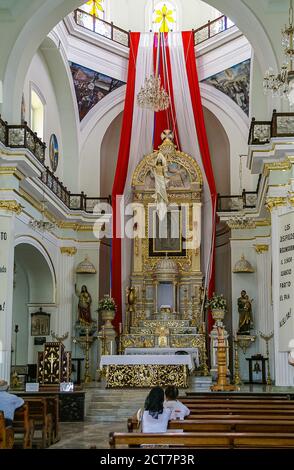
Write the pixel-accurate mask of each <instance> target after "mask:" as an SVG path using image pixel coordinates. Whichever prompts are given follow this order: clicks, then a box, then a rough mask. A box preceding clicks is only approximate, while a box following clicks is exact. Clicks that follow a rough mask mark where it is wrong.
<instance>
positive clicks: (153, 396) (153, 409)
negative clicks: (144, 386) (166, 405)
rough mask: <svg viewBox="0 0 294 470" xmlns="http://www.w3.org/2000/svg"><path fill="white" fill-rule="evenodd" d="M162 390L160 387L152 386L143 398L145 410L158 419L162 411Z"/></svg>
mask: <svg viewBox="0 0 294 470" xmlns="http://www.w3.org/2000/svg"><path fill="white" fill-rule="evenodd" d="M163 402H164V391H163V389H162V388H161V387H154V388H152V390H151V391H150V392H149V395H148V397H147V398H146V400H145V410H146V411H149V414H150V415H151V416H152V418H155V419H158V415H160V414H162V412H163Z"/></svg>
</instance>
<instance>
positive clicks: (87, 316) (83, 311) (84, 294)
mask: <svg viewBox="0 0 294 470" xmlns="http://www.w3.org/2000/svg"><path fill="white" fill-rule="evenodd" d="M75 290H76V295H77V296H78V298H79V304H78V310H79V317H78V321H79V322H80V323H87V324H90V323H92V322H93V320H92V317H91V304H92V297H91V295H90V294H89V292H88V289H87V286H82V289H81V292H80V293H79V292H78V291H77V288H76V289H75Z"/></svg>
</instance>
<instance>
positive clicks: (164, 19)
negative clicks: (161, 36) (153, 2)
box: [154, 5, 175, 33]
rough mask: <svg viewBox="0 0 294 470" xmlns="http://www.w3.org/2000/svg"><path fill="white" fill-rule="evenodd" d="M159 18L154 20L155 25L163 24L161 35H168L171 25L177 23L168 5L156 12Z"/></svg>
mask: <svg viewBox="0 0 294 470" xmlns="http://www.w3.org/2000/svg"><path fill="white" fill-rule="evenodd" d="M155 13H156V15H157V17H156V18H155V20H154V23H161V25H160V29H159V31H160V32H161V33H168V32H169V31H170V28H169V23H175V20H174V18H173V16H172V14H173V11H172V10H168V8H167V6H166V5H163V7H162V9H161V10H156V11H155Z"/></svg>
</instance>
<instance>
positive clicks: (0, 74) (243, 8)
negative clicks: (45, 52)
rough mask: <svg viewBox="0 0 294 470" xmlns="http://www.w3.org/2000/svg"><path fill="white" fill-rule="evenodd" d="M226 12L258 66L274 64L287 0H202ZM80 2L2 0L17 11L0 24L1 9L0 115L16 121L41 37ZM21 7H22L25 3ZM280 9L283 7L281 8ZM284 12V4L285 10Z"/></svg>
mask: <svg viewBox="0 0 294 470" xmlns="http://www.w3.org/2000/svg"><path fill="white" fill-rule="evenodd" d="M206 3H208V4H209V5H211V6H213V7H215V8H216V9H217V10H220V11H222V12H223V13H224V14H226V15H227V16H229V17H230V18H231V19H232V20H233V21H235V23H236V24H237V26H238V27H239V28H240V29H241V30H242V31H243V33H244V34H245V35H246V36H247V38H248V40H249V41H250V42H251V44H252V46H253V49H254V51H255V55H256V57H257V59H258V61H259V63H260V65H261V68H262V69H266V68H267V67H268V66H269V65H271V66H273V67H276V66H277V60H276V57H278V56H279V49H280V28H281V26H282V24H284V23H285V21H287V19H286V18H285V12H284V11H281V12H276V11H275V9H276V7H277V5H278V3H280V6H279V10H282V6H285V7H286V5H288V0H279V2H278V3H277V2H274V1H271V0H268V1H267V2H265V1H263V2H260V1H258V2H256V0H206ZM81 4H83V1H81V0H34V1H32V0H31V1H29V0H14V1H13V3H12V4H11V6H10V5H9V3H8V2H7V1H5V2H4V7H5V6H6V7H7V9H6V10H4V11H6V12H10V13H11V14H12V13H13V11H18V15H17V16H15V17H14V20H13V21H10V22H5V15H4V16H3V17H2V14H1V12H0V21H1V19H2V21H1V28H0V41H1V43H2V44H3V43H5V46H6V47H5V48H2V50H1V56H0V78H2V79H4V90H3V96H4V97H5V100H4V103H3V105H2V111H3V112H2V114H3V115H4V118H6V119H8V120H9V121H10V122H13V123H17V122H19V120H20V112H19V109H20V105H21V96H22V88H23V83H24V78H25V75H26V72H27V70H28V67H29V64H30V62H31V60H32V58H33V56H34V54H35V52H36V51H37V49H38V48H39V46H40V44H41V43H42V41H43V40H44V38H45V37H46V35H47V34H48V33H49V32H50V31H51V30H52V29H53V28H54V26H55V25H56V24H57V23H58V22H59V21H60V20H61V19H62V18H64V17H65V16H66V15H67V14H68V13H70V12H71V11H73V10H74V9H75V8H77V7H78V6H80V5H81ZM24 5H26V7H27V8H25V7H24ZM283 9H284V8H283ZM286 10H287V8H286Z"/></svg>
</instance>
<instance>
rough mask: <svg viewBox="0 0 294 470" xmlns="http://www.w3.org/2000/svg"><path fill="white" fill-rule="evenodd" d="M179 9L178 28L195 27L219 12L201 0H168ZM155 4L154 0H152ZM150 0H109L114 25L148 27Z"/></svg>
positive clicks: (130, 27) (134, 27)
mask: <svg viewBox="0 0 294 470" xmlns="http://www.w3.org/2000/svg"><path fill="white" fill-rule="evenodd" d="M170 1H171V3H174V4H175V6H176V8H178V11H179V19H180V28H181V29H183V30H186V29H193V28H194V29H196V28H199V27H200V26H202V25H204V24H205V23H207V21H208V20H214V19H215V18H217V17H218V16H220V14H219V12H218V11H217V10H216V9H215V8H213V7H211V6H210V5H207V4H206V3H205V2H202V1H201V0H170ZM154 3H155V5H156V0H154ZM152 9H153V2H152V1H151V0H111V2H110V19H111V21H113V22H114V24H115V25H117V26H119V27H121V28H123V29H126V30H128V29H130V30H131V31H141V32H142V31H148V30H149V29H150V23H149V18H150V11H151V10H152Z"/></svg>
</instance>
